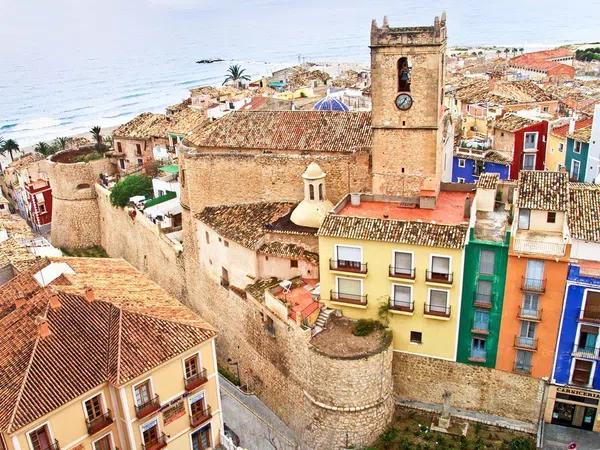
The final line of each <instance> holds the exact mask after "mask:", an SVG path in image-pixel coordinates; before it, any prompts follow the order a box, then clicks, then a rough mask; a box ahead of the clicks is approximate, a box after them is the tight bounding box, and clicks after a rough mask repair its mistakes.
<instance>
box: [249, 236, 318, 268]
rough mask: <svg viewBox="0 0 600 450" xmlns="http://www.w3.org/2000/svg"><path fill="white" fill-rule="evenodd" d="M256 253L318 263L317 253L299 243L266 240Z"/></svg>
mask: <svg viewBox="0 0 600 450" xmlns="http://www.w3.org/2000/svg"><path fill="white" fill-rule="evenodd" d="M258 253H262V254H263V255H269V256H278V257H280V258H286V259H303V260H306V261H308V262H309V263H311V264H318V262H319V254H318V253H314V252H311V251H308V250H306V249H305V248H304V247H302V246H300V245H296V244H289V243H284V242H276V241H274V242H267V243H266V244H263V245H262V246H261V247H260V248H259V249H258Z"/></svg>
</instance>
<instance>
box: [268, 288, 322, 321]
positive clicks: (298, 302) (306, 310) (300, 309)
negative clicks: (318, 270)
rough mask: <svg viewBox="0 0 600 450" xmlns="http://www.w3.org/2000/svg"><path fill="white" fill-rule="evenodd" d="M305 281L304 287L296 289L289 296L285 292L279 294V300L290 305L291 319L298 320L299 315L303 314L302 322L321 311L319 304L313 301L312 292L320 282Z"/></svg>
mask: <svg viewBox="0 0 600 450" xmlns="http://www.w3.org/2000/svg"><path fill="white" fill-rule="evenodd" d="M303 281H304V285H303V286H299V287H295V288H293V289H292V290H290V292H288V293H287V294H286V293H284V292H281V293H279V294H277V298H279V299H280V300H282V301H284V302H285V303H287V304H288V305H290V311H289V317H290V319H292V320H296V314H297V313H301V315H302V320H304V319H306V318H307V317H308V316H310V315H311V314H312V313H314V312H315V311H316V310H317V309H319V303H317V302H315V301H314V300H313V299H312V295H311V292H310V291H312V290H313V289H314V288H315V286H316V285H317V283H318V282H319V280H309V279H303ZM309 289H310V290H309Z"/></svg>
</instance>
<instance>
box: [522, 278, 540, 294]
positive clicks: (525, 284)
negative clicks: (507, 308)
mask: <svg viewBox="0 0 600 450" xmlns="http://www.w3.org/2000/svg"><path fill="white" fill-rule="evenodd" d="M521 289H522V290H523V291H527V292H537V293H540V294H542V293H544V292H546V279H543V280H540V279H538V278H525V277H523V278H522V280H521Z"/></svg>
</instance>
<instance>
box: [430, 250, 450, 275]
mask: <svg viewBox="0 0 600 450" xmlns="http://www.w3.org/2000/svg"><path fill="white" fill-rule="evenodd" d="M434 257H436V258H446V259H447V260H448V275H450V274H451V273H453V270H452V267H453V266H452V256H449V255H441V254H439V253H431V254H430V255H429V272H433V258H434Z"/></svg>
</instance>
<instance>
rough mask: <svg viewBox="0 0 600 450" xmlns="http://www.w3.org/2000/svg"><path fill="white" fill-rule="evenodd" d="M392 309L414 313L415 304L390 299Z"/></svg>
mask: <svg viewBox="0 0 600 450" xmlns="http://www.w3.org/2000/svg"><path fill="white" fill-rule="evenodd" d="M390 309H391V310H393V311H404V312H414V310H415V302H412V301H411V302H403V301H400V300H394V299H392V298H390Z"/></svg>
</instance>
